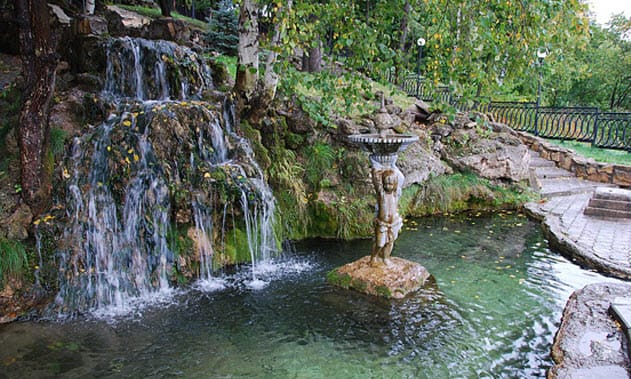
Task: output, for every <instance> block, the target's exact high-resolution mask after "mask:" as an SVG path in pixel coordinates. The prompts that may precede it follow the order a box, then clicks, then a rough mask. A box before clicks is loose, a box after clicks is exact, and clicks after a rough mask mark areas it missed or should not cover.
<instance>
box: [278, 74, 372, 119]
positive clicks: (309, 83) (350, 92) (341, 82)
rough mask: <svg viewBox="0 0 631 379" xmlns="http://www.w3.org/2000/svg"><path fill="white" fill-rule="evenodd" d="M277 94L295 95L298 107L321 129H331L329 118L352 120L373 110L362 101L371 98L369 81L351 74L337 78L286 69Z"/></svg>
mask: <svg viewBox="0 0 631 379" xmlns="http://www.w3.org/2000/svg"><path fill="white" fill-rule="evenodd" d="M285 69H286V71H285V72H284V73H283V74H284V75H283V76H282V77H281V90H282V91H283V92H284V93H285V94H288V95H289V94H296V95H297V100H298V103H299V105H300V106H301V107H302V109H303V110H304V111H305V112H306V113H307V114H308V115H309V117H310V118H311V119H313V120H314V121H316V122H317V123H318V124H320V125H323V126H325V127H333V128H334V127H335V124H334V123H333V122H332V120H331V116H332V114H343V115H345V116H346V117H354V116H358V115H360V114H364V113H367V112H370V111H372V110H373V109H374V106H373V105H372V104H371V103H370V102H368V101H366V97H368V96H369V95H372V93H373V85H372V81H370V80H367V79H366V78H365V77H361V76H358V75H353V74H343V75H337V74H334V73H331V72H327V71H322V72H319V73H303V72H299V71H296V70H295V69H293V68H291V67H286V68H285Z"/></svg>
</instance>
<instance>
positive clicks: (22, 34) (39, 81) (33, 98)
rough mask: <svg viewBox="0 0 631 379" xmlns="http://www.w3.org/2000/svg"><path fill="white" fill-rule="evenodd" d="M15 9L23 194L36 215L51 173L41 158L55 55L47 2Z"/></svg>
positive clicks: (20, 2) (26, 1)
mask: <svg viewBox="0 0 631 379" xmlns="http://www.w3.org/2000/svg"><path fill="white" fill-rule="evenodd" d="M15 12H16V19H17V20H18V24H19V40H20V52H21V58H22V70H23V76H24V80H25V89H24V103H23V104H22V109H21V110H20V115H19V126H18V144H19V148H20V167H21V172H22V180H21V185H22V197H23V199H24V201H25V202H26V203H27V204H28V205H29V206H30V207H31V208H32V210H33V213H34V214H38V213H40V212H42V211H43V210H44V209H45V208H46V207H47V206H48V204H49V199H50V189H51V188H50V173H47V172H46V170H45V169H44V159H45V156H46V154H47V151H48V139H49V125H48V116H49V113H50V100H51V97H52V95H53V92H54V90H55V69H56V66H57V55H56V53H55V48H54V38H53V35H52V31H51V28H50V22H49V19H50V15H49V11H48V5H47V4H46V2H45V1H40V0H17V1H16V2H15Z"/></svg>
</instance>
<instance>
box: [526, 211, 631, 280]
mask: <svg viewBox="0 0 631 379" xmlns="http://www.w3.org/2000/svg"><path fill="white" fill-rule="evenodd" d="M524 209H525V211H526V214H527V215H528V216H529V217H530V218H532V219H534V220H537V221H540V222H541V227H542V229H543V232H544V235H545V236H546V238H547V239H548V241H549V244H550V247H552V248H553V249H555V250H557V251H558V252H559V253H561V255H563V256H564V257H566V258H568V259H570V260H572V261H573V262H576V263H578V264H579V265H581V266H584V267H586V268H588V269H594V270H596V271H598V272H600V273H602V274H605V275H607V276H614V277H616V278H620V279H625V280H631V267H620V264H619V263H616V262H611V261H609V260H606V259H603V258H600V257H598V256H596V255H594V254H592V253H591V252H589V251H587V249H583V248H581V247H580V246H578V245H577V244H576V243H575V242H573V241H572V240H570V239H569V238H567V236H566V235H565V233H563V228H562V227H561V225H560V224H559V221H558V220H557V219H556V217H554V216H550V215H547V214H546V213H545V212H543V211H542V210H541V209H539V207H538V205H537V204H536V203H527V204H525V205H524Z"/></svg>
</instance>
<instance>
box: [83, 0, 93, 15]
mask: <svg viewBox="0 0 631 379" xmlns="http://www.w3.org/2000/svg"><path fill="white" fill-rule="evenodd" d="M95 7H96V0H86V1H85V9H84V10H83V11H84V12H85V14H88V15H92V14H94V8H95Z"/></svg>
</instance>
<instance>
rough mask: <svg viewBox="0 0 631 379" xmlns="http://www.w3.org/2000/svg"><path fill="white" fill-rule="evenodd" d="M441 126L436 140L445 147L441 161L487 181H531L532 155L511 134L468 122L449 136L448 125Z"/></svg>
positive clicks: (433, 134) (437, 131)
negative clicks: (446, 126) (528, 179)
mask: <svg viewBox="0 0 631 379" xmlns="http://www.w3.org/2000/svg"><path fill="white" fill-rule="evenodd" d="M437 125H438V126H437V127H436V128H435V129H437V130H436V133H432V137H436V140H437V141H438V140H439V141H440V142H441V143H442V145H441V150H440V153H441V157H442V158H443V159H444V160H445V161H446V162H448V163H449V164H450V165H452V166H453V167H454V168H456V169H458V170H460V171H472V172H474V173H475V174H477V175H479V176H481V177H483V178H487V179H505V180H510V181H513V182H519V181H521V180H524V179H526V178H527V177H528V172H529V171H528V169H529V165H530V152H529V150H528V147H527V146H526V145H524V144H523V143H522V142H521V140H520V138H519V137H518V136H517V135H515V134H514V133H513V132H511V131H510V130H505V129H500V128H494V127H488V128H487V127H479V126H477V125H476V124H475V123H474V122H468V123H466V124H459V125H455V126H454V127H453V129H452V131H450V132H445V130H443V129H445V127H444V126H445V125H444V124H437Z"/></svg>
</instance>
